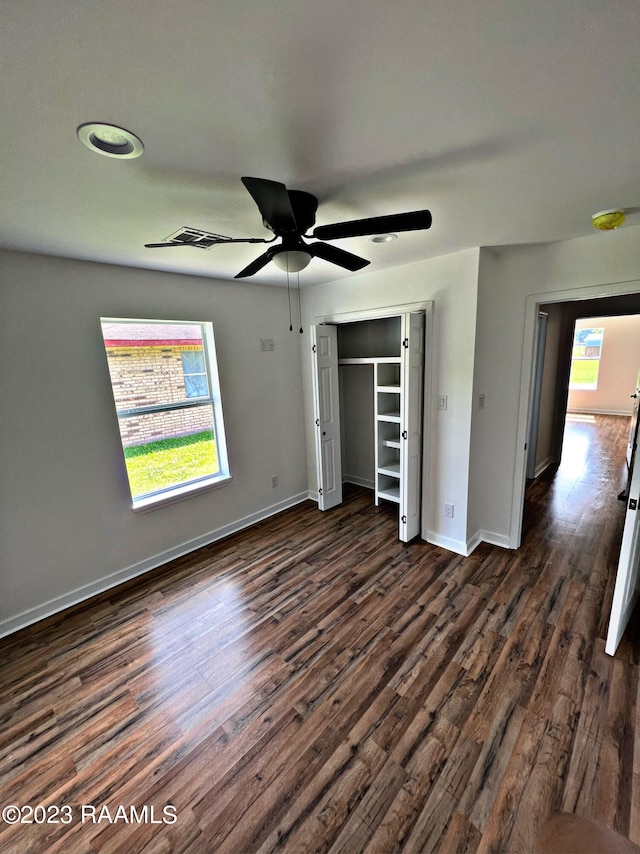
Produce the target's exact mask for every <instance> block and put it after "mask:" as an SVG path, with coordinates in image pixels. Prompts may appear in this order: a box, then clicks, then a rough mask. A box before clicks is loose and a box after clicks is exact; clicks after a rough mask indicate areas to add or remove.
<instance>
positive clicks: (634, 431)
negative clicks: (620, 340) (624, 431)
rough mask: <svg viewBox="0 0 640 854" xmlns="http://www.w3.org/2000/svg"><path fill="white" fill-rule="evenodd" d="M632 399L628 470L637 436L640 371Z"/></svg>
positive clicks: (631, 463)
mask: <svg viewBox="0 0 640 854" xmlns="http://www.w3.org/2000/svg"><path fill="white" fill-rule="evenodd" d="M631 397H632V398H633V413H632V415H631V425H630V427H629V442H628V443H627V465H628V466H629V468H631V466H632V465H633V449H634V448H635V446H636V441H637V436H638V404H639V403H640V370H639V371H638V379H637V380H636V390H635V393H634V394H632V395H631Z"/></svg>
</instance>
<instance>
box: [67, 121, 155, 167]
mask: <svg viewBox="0 0 640 854" xmlns="http://www.w3.org/2000/svg"><path fill="white" fill-rule="evenodd" d="M76 133H77V134H78V139H79V140H80V142H81V143H82V144H83V145H86V146H87V148H90V149H91V151H96V152H97V153H98V154H104V156H105V157H119V158H120V159H122V160H127V159H128V160H131V159H132V158H133V157H140V155H141V154H142V152H143V151H144V146H143V144H142V141H141V140H140V139H138V137H137V136H136V135H135V134H134V133H131V131H128V130H125V129H124V128H119V127H118V126H117V125H107V124H104V123H102V122H88V123H87V124H84V125H80V127H79V128H78V130H77V131H76Z"/></svg>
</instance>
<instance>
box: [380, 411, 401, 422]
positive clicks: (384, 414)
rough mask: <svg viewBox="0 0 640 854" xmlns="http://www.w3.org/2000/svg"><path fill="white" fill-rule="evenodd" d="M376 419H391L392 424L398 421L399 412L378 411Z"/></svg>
mask: <svg viewBox="0 0 640 854" xmlns="http://www.w3.org/2000/svg"><path fill="white" fill-rule="evenodd" d="M378 421H391V422H393V423H394V424H399V423H400V413H399V412H379V413H378Z"/></svg>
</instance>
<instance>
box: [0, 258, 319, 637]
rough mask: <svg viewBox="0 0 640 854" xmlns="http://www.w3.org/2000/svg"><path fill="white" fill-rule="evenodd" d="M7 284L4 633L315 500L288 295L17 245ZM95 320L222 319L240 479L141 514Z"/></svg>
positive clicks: (218, 322) (0, 322)
mask: <svg viewBox="0 0 640 854" xmlns="http://www.w3.org/2000/svg"><path fill="white" fill-rule="evenodd" d="M0 282H1V289H0V326H1V334H0V358H1V364H2V418H1V420H0V437H1V441H0V471H1V472H2V484H1V489H2V493H1V499H0V500H1V508H0V526H1V527H0V572H1V576H0V586H1V596H0V634H2V633H6V632H8V631H12V630H14V629H16V628H18V627H20V626H21V625H24V624H26V623H29V622H33V621H34V620H35V619H37V618H39V617H41V616H44V615H46V614H48V613H51V612H53V611H56V610H60V609H61V608H62V607H64V606H66V605H68V604H71V603H73V602H75V601H78V600H79V599H82V598H86V597H87V596H89V595H92V594H93V593H95V592H97V591H99V590H101V589H105V588H107V587H109V586H111V585H113V584H114V583H116V582H118V581H121V580H124V579H125V578H127V577H130V576H132V575H135V574H137V573H139V572H141V571H144V570H145V569H148V568H150V567H153V566H157V565H158V564H159V563H161V562H163V561H164V560H166V559H168V558H170V557H173V556H174V555H176V554H180V553H181V552H184V551H187V550H189V549H190V548H193V547H195V546H197V545H199V544H201V543H203V542H208V541H210V540H212V539H215V538H216V537H218V536H220V535H221V534H224V533H228V532H229V531H231V530H234V529H236V528H238V527H242V526H243V525H245V524H248V523H250V522H251V521H254V520H255V519H257V518H260V517H262V516H264V515H266V514H269V513H271V512H274V511H276V510H278V509H280V508H282V507H284V506H287V505H288V504H289V503H292V502H295V501H297V500H302V499H303V498H306V497H307V471H306V456H305V444H304V427H303V412H302V386H301V373H300V344H299V341H298V339H299V338H300V337H301V336H300V335H298V334H297V333H296V334H292V333H290V332H289V329H288V325H289V324H288V308H287V296H286V290H284V289H281V288H271V287H264V286H262V287H261V286H257V285H252V284H245V283H239V282H233V283H232V282H221V281H215V280H211V279H206V278H201V277H194V276H181V275H172V274H166V273H158V272H150V271H146V270H137V269H131V268H126V267H116V266H109V265H104V264H93V263H88V262H82V261H71V260H63V259H57V258H51V257H47V256H36V255H28V254H23V253H17V252H0ZM101 316H111V317H136V318H146V319H171V320H210V321H212V322H213V325H214V330H215V336H216V346H217V351H218V363H219V371H220V381H221V386H222V399H223V406H224V414H225V424H226V432H227V442H228V447H229V460H230V467H231V474H232V476H233V480H232V481H231V483H229V484H228V485H227V486H224V487H221V488H219V489H216V490H212V491H209V492H205V493H202V494H199V495H197V496H194V497H191V498H189V499H186V500H183V501H180V502H178V503H176V504H172V505H170V506H166V507H162V508H158V509H155V510H153V511H151V512H146V513H134V512H133V511H132V510H131V508H130V496H129V491H128V487H127V480H126V472H125V467H124V462H123V459H122V451H121V447H120V440H119V435H118V426H117V421H116V417H115V412H114V407H113V399H112V394H111V388H110V384H109V376H108V370H107V363H106V358H105V353H104V347H103V344H102V340H101V333H100V323H99V318H100V317H101ZM261 338H273V339H274V340H275V351H274V352H267V353H262V352H261V351H260V339H261ZM273 475H277V476H278V478H279V486H278V487H277V488H276V489H272V487H271V478H272V476H273Z"/></svg>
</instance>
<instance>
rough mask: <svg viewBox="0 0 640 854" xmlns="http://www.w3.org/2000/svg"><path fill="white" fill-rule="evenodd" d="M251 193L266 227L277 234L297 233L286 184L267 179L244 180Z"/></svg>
mask: <svg viewBox="0 0 640 854" xmlns="http://www.w3.org/2000/svg"><path fill="white" fill-rule="evenodd" d="M242 183H243V184H244V185H245V187H246V188H247V190H248V191H249V192H250V193H251V196H252V197H253V200H254V202H255V203H256V204H257V206H258V210H259V211H260V213H261V214H262V219H263V222H264V223H265V225H266V226H267V227H268V228H270V229H271V231H273V232H274V233H275V234H278V235H281V234H286V233H288V232H291V231H297V227H296V218H295V215H294V213H293V208H292V207H291V199H290V198H289V193H288V191H287V188H286V187H285V185H284V184H281V183H280V182H279V181H269V180H268V179H267V178H242Z"/></svg>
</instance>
